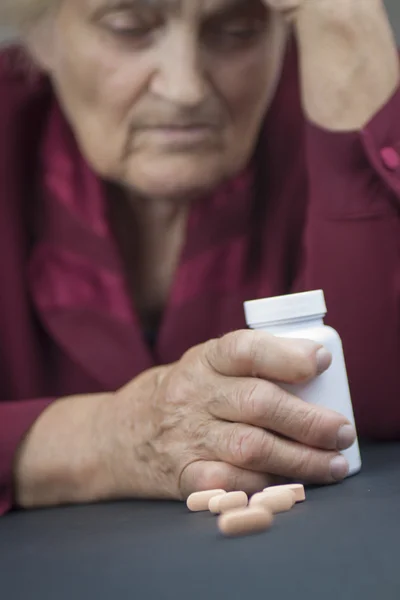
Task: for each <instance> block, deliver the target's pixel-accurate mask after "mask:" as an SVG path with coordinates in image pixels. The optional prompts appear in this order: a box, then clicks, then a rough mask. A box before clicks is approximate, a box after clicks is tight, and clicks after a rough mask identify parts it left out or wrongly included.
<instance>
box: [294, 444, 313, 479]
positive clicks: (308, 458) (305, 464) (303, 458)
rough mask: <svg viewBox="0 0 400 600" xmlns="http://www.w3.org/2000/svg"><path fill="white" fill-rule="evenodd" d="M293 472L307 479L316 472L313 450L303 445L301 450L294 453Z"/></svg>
mask: <svg viewBox="0 0 400 600" xmlns="http://www.w3.org/2000/svg"><path fill="white" fill-rule="evenodd" d="M294 463H295V464H294V465H293V472H294V473H297V476H298V477H301V478H304V479H305V480H309V479H310V478H313V477H315V475H316V474H317V470H318V469H317V465H316V464H315V450H313V449H312V448H307V447H304V448H302V451H301V452H296V454H295V455H294Z"/></svg>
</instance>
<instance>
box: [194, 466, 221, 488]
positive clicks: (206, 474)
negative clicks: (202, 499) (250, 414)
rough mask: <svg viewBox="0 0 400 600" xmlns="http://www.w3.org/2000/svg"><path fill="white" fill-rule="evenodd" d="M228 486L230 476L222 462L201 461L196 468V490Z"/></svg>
mask: <svg viewBox="0 0 400 600" xmlns="http://www.w3.org/2000/svg"><path fill="white" fill-rule="evenodd" d="M229 486H230V477H229V476H228V473H227V468H226V466H225V465H224V464H223V463H215V462H214V463H203V465H202V467H201V468H200V469H199V470H198V474H197V478H196V482H195V487H196V490H198V491H201V490H214V489H223V490H225V489H227V487H229Z"/></svg>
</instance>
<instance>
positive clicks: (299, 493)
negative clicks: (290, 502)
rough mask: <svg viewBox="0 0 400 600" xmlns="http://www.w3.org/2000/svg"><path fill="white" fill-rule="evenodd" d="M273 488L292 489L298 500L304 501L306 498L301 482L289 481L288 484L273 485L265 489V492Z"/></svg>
mask: <svg viewBox="0 0 400 600" xmlns="http://www.w3.org/2000/svg"><path fill="white" fill-rule="evenodd" d="M272 490H291V491H292V492H293V493H294V495H295V498H296V502H303V501H304V500H305V499H306V493H305V491H304V485H303V484H301V483H288V484H287V485H273V486H271V487H267V488H265V489H264V492H270V491H272Z"/></svg>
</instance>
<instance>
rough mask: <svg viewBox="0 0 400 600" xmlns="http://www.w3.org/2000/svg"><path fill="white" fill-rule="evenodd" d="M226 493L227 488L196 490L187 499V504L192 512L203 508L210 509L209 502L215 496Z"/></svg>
mask: <svg viewBox="0 0 400 600" xmlns="http://www.w3.org/2000/svg"><path fill="white" fill-rule="evenodd" d="M224 494H226V491H225V490H219V489H217V490H205V491H204V492H194V493H193V494H190V496H189V497H188V499H187V500H186V506H187V507H188V509H189V510H191V511H192V512H199V511H201V510H208V503H209V501H210V500H211V498H213V497H214V496H221V495H224Z"/></svg>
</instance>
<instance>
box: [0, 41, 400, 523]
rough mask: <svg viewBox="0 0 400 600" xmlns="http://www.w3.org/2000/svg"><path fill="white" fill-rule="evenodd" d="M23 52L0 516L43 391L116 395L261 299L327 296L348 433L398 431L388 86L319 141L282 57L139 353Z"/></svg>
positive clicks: (6, 196)
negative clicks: (359, 115)
mask: <svg viewBox="0 0 400 600" xmlns="http://www.w3.org/2000/svg"><path fill="white" fill-rule="evenodd" d="M18 56H19V54H18V53H16V52H15V51H14V50H13V51H10V50H8V51H3V52H2V53H1V54H0V282H1V286H0V513H2V512H3V513H4V512H5V511H7V510H8V509H10V507H12V503H13V494H12V462H13V457H14V455H15V451H16V448H17V447H18V444H19V443H20V441H21V439H22V438H23V436H24V435H25V433H26V432H27V430H28V429H29V427H30V426H31V425H32V423H33V422H34V420H35V419H36V418H37V417H38V416H39V415H40V413H41V412H42V411H43V410H44V409H45V408H46V406H47V405H48V404H49V402H51V401H52V399H54V398H57V397H61V396H65V395H69V394H75V393H79V394H83V393H91V392H101V391H107V390H115V389H118V388H119V387H120V386H122V385H124V384H125V383H126V382H127V381H129V380H130V379H131V378H133V377H135V375H137V374H138V373H140V372H141V371H143V370H144V369H148V368H149V367H151V366H153V365H155V364H166V363H170V362H172V361H175V360H177V359H179V357H180V356H181V355H182V353H183V352H184V351H185V350H186V349H188V348H189V347H191V346H193V345H195V344H198V343H200V342H202V341H205V340H207V339H209V338H211V337H215V336H219V335H221V334H223V333H226V332H229V331H232V330H235V329H238V328H242V327H245V321H244V314H243V302H244V301H245V300H249V299H254V298H259V297H265V296H270V295H276V294H284V293H288V292H291V291H300V290H309V289H317V288H322V289H324V291H325V294H326V298H327V304H328V311H329V314H328V318H327V323H329V324H331V325H332V326H333V327H335V328H336V329H338V331H339V332H340V334H341V336H342V338H343V342H344V347H345V352H346V357H347V363H348V369H349V377H350V384H351V390H352V395H353V401H354V407H355V413H356V419H357V424H358V429H359V432H360V434H361V435H364V436H373V437H375V438H380V439H388V438H396V437H400V377H399V367H400V331H399V325H400V323H399V319H400V261H399V251H400V220H399V207H400V90H399V91H398V92H397V93H396V94H395V95H394V96H393V98H392V99H391V100H390V101H389V102H388V104H387V105H386V106H385V107H384V108H383V109H382V110H381V111H380V112H379V114H377V115H376V116H375V117H374V119H373V120H372V121H371V122H370V123H369V124H368V126H367V127H365V129H364V130H362V131H361V132H355V133H346V134H341V133H340V134H339V133H330V132H327V131H323V130H321V129H318V128H316V127H315V126H312V125H310V124H309V123H306V122H305V121H304V118H303V116H302V112H301V108H300V100H299V89H298V76H297V64H296V57H295V54H294V53H293V54H290V56H288V59H287V61H286V67H285V71H284V74H283V77H282V82H281V84H280V87H279V90H278V92H277V95H276V98H275V101H274V103H273V106H272V107H271V109H270V111H269V113H268V115H267V117H266V120H265V125H264V127H263V131H262V135H261V137H260V143H259V147H258V149H257V152H256V153H255V156H254V159H253V160H252V162H251V164H250V165H249V167H248V168H247V169H246V171H245V172H243V173H241V174H240V175H239V176H238V177H237V178H236V179H234V180H232V181H231V182H229V183H228V184H226V185H224V186H222V187H221V188H220V189H218V190H216V191H215V193H214V194H212V195H210V196H208V197H206V198H203V199H202V200H201V201H199V202H198V203H196V204H195V205H193V207H192V209H191V214H190V219H189V230H188V234H187V240H186V244H185V247H184V250H183V253H182V256H181V260H180V264H179V267H178V270H177V273H176V276H175V281H174V284H173V289H172V292H171V295H170V298H169V301H168V306H167V308H166V311H165V315H164V318H163V322H162V325H161V328H160V331H159V333H158V337H157V340H156V343H155V345H154V347H153V348H152V349H150V347H149V346H148V345H147V344H146V341H145V339H144V335H143V332H142V329H141V326H140V323H139V322H138V318H137V315H136V314H135V312H134V310H133V309H132V306H131V301H130V299H129V297H128V294H127V290H126V286H125V277H124V271H123V266H122V261H121V259H120V256H119V255H118V251H117V246H116V244H115V241H114V239H113V237H112V234H111V232H110V228H109V225H108V222H107V210H106V201H105V190H104V185H103V183H102V181H100V180H99V179H98V178H97V177H96V175H95V174H94V173H93V172H92V171H91V170H90V168H89V166H88V165H87V164H86V163H85V161H84V160H83V158H82V156H81V155H80V153H79V150H78V148H77V145H76V143H75V140H74V138H73V135H72V132H71V130H70V129H69V127H68V124H67V123H66V121H65V119H64V117H63V115H62V113H61V110H60V107H59V105H58V103H57V100H56V98H55V96H54V93H53V91H52V89H51V86H50V83H49V81H48V80H46V79H45V78H44V77H32V75H30V74H29V71H26V70H25V69H23V68H21V67H20V65H19V61H18V60H17V57H18ZM71 443H73V440H71Z"/></svg>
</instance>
